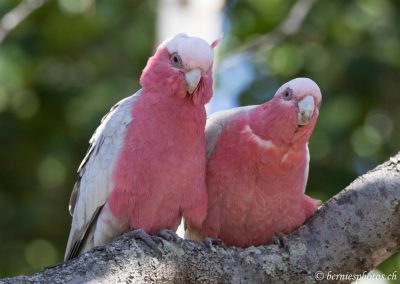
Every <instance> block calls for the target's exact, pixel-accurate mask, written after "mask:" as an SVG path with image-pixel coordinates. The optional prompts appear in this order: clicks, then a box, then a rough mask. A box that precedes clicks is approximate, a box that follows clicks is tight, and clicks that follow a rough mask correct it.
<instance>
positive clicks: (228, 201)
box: [203, 119, 308, 247]
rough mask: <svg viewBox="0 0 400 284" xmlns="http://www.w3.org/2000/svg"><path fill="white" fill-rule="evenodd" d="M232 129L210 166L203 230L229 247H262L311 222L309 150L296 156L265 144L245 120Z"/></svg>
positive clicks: (222, 139) (285, 149)
mask: <svg viewBox="0 0 400 284" xmlns="http://www.w3.org/2000/svg"><path fill="white" fill-rule="evenodd" d="M229 127H230V129H229V131H227V132H226V133H222V134H221V136H220V137H219V140H218V142H217V144H216V147H215V150H214V153H213V154H212V156H211V157H210V159H209V161H208V164H207V190H208V195H209V211H208V212H209V213H208V216H207V218H206V221H205V223H204V226H203V231H204V233H205V235H208V236H212V237H218V238H221V239H222V240H224V241H225V242H226V243H228V244H230V245H236V246H241V247H246V246H249V245H257V244H264V243H267V242H270V241H271V238H272V236H273V235H275V234H276V233H277V232H289V231H291V230H293V229H294V228H296V227H297V226H299V225H301V224H302V223H303V222H304V220H305V218H306V217H308V216H306V212H305V208H304V199H305V195H304V193H303V190H304V184H305V171H306V163H307V162H306V151H305V147H303V151H292V150H291V149H290V148H288V147H279V145H275V144H274V143H273V141H269V140H264V139H261V138H260V137H258V136H256V135H255V134H254V133H253V132H252V131H251V129H250V128H249V126H248V125H247V124H246V120H245V119H243V120H238V121H235V122H234V123H232V125H230V126H229ZM238 132H240V135H237V133H238ZM304 146H305V145H304Z"/></svg>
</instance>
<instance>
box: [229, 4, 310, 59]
mask: <svg viewBox="0 0 400 284" xmlns="http://www.w3.org/2000/svg"><path fill="white" fill-rule="evenodd" d="M316 2H317V0H297V1H296V3H295V4H294V5H293V6H292V8H291V9H290V11H289V13H288V15H287V17H286V18H285V19H284V20H283V21H282V22H281V23H280V24H279V25H278V26H277V27H276V28H275V29H273V30H272V31H271V32H269V33H266V34H264V35H262V36H260V37H257V38H255V39H252V40H250V41H249V42H246V43H245V44H243V45H242V46H240V47H239V48H238V49H237V50H235V51H233V52H232V53H236V52H243V51H250V52H252V53H262V52H265V51H266V50H269V49H270V48H272V47H274V46H275V45H277V44H278V43H279V42H280V41H282V40H283V39H284V38H285V37H287V36H290V35H293V34H295V33H297V32H298V31H299V30H300V29H301V26H302V25H303V22H304V20H305V18H306V16H307V15H308V13H309V12H310V10H311V8H312V7H313V6H314V4H315V3H316Z"/></svg>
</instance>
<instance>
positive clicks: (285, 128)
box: [257, 78, 322, 143]
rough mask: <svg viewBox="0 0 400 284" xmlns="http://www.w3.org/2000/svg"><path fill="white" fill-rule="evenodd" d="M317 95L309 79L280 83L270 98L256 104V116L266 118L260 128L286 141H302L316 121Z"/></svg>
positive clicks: (316, 86) (317, 91) (318, 96)
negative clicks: (260, 103) (258, 104)
mask: <svg viewBox="0 0 400 284" xmlns="http://www.w3.org/2000/svg"><path fill="white" fill-rule="evenodd" d="M321 99H322V96H321V91H320V89H319V87H318V85H317V84H316V83H315V82H314V81H313V80H311V79H308V78H296V79H293V80H291V81H289V82H287V83H285V84H283V85H282V86H281V87H280V88H279V89H278V91H277V92H276V93H275V95H274V97H273V98H272V99H271V100H270V101H268V102H266V103H264V104H262V105H260V106H259V107H258V110H257V112H258V115H259V116H261V117H259V119H258V120H259V121H264V122H265V121H268V123H266V124H264V127H263V128H262V130H261V131H262V132H263V134H267V136H272V137H279V138H280V140H282V141H284V142H286V143H293V142H294V141H295V140H298V141H302V142H306V141H307V140H308V138H309V137H310V135H311V133H312V131H313V129H314V126H315V123H316V121H317V118H318V115H319V106H320V104H321ZM259 131H260V130H259Z"/></svg>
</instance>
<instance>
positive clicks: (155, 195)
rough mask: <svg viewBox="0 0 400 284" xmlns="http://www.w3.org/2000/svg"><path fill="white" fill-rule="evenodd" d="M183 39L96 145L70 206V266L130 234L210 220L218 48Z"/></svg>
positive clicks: (162, 54) (109, 119)
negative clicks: (210, 116) (208, 108)
mask: <svg viewBox="0 0 400 284" xmlns="http://www.w3.org/2000/svg"><path fill="white" fill-rule="evenodd" d="M216 44H217V41H215V42H214V43H212V44H211V45H209V44H208V43H206V42H205V41H204V40H202V39H200V38H196V37H189V36H187V35H185V34H178V35H176V36H175V37H173V38H171V39H168V40H166V41H165V42H163V43H162V44H161V45H160V46H159V47H158V48H157V50H156V52H155V55H154V56H153V57H151V58H150V59H149V61H148V62H147V66H146V67H145V69H144V70H143V73H142V75H141V78H140V84H141V86H142V89H141V90H139V91H138V92H137V93H136V94H134V95H133V96H130V97H128V98H126V99H124V100H122V101H120V102H119V103H117V104H116V105H115V106H114V107H113V108H112V109H111V111H110V112H109V113H108V114H107V115H106V116H105V117H104V118H103V120H102V123H101V125H100V126H99V127H98V128H97V130H96V132H95V133H94V135H93V137H92V138H91V140H90V148H89V151H88V153H87V155H86V157H85V158H84V160H83V161H82V163H81V165H80V167H79V169H78V173H79V178H78V181H77V183H76V185H75V187H74V190H73V192H72V195H71V200H70V213H71V215H72V216H73V218H72V226H71V231H70V235H69V239H68V244H67V248H66V252H65V259H71V258H74V257H75V256H77V255H79V254H81V253H83V252H85V251H87V250H88V249H90V248H91V247H93V246H97V245H102V244H104V243H107V242H109V241H110V240H112V239H113V238H114V237H116V236H118V235H120V234H122V233H124V232H126V231H128V230H129V229H142V230H144V231H145V232H146V233H149V234H155V233H157V232H158V231H160V230H161V229H170V230H176V228H177V226H178V224H179V222H180V219H181V217H182V216H184V217H185V219H186V220H190V222H193V224H195V225H197V226H200V225H201V223H202V222H203V221H204V218H205V216H206V206H207V193H206V188H205V166H206V154H205V137H204V127H205V123H206V112H205V108H204V104H205V103H207V102H208V101H209V100H210V98H211V96H212V71H211V69H212V64H213V56H214V52H213V48H214V46H215V45H216Z"/></svg>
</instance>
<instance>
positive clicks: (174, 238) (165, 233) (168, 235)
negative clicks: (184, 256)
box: [157, 229, 182, 243]
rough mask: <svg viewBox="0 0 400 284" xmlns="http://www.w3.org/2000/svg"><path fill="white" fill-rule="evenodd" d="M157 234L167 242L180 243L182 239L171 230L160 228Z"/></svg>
mask: <svg viewBox="0 0 400 284" xmlns="http://www.w3.org/2000/svg"><path fill="white" fill-rule="evenodd" d="M157 236H158V237H160V238H162V239H164V240H167V241H169V242H174V243H180V242H181V241H182V239H181V238H180V237H179V236H178V235H177V234H176V233H175V232H174V231H172V230H168V229H162V230H161V231H159V232H158V233H157Z"/></svg>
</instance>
